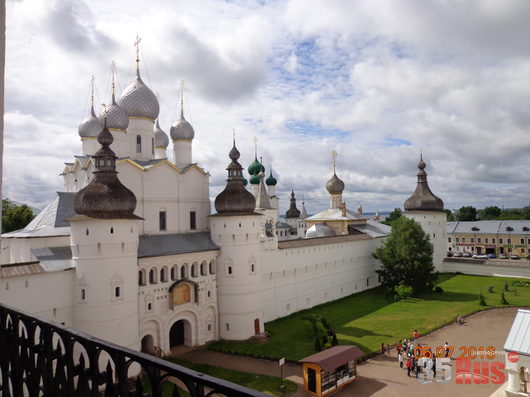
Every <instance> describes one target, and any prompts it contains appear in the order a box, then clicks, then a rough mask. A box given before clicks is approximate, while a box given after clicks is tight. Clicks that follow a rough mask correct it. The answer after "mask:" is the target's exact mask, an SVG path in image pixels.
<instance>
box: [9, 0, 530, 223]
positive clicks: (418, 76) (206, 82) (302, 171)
mask: <svg viewBox="0 0 530 397" xmlns="http://www.w3.org/2000/svg"><path fill="white" fill-rule="evenodd" d="M529 16H530V2H527V1H524V0H507V1H502V2H499V1H496V0H480V1H479V0H470V1H456V0H449V1H436V0H432V1H425V2H418V1H413V0H403V1H400V2H387V1H382V0H380V1H377V0H376V1H374V0H366V1H362V0H359V1H339V0H336V1H330V0H278V1H230V2H228V1H227V2H224V1H218V0H205V1H200V2H199V1H170V0H153V1H151V2H149V3H148V5H147V3H145V2H142V1H140V0H133V1H113V2H106V1H102V0H101V1H100V0H93V1H90V2H88V1H82V0H79V1H75V2H74V1H66V0H54V1H50V2H42V1H38V0H16V1H15V0H8V2H7V18H6V19H7V32H6V38H7V39H6V40H7V43H6V80H5V115H4V117H5V119H4V120H5V132H4V145H5V148H4V181H3V183H4V188H3V190H4V197H9V198H10V199H13V200H16V201H18V202H24V203H27V204H29V205H31V206H34V207H37V208H43V207H44V206H45V205H46V203H47V202H49V201H51V200H52V199H53V198H54V195H55V192H56V191H59V190H62V186H63V185H62V177H60V176H59V174H60V173H61V172H62V170H63V168H64V162H71V161H73V156H74V155H79V154H81V142H80V138H79V136H78V134H77V127H78V125H79V122H80V121H81V120H82V119H84V118H85V117H86V116H87V114H88V109H89V106H90V100H89V97H90V88H89V87H90V76H91V75H95V77H96V83H95V85H96V95H95V97H96V98H95V103H96V109H97V113H99V112H100V110H101V108H102V107H101V104H103V103H109V101H110V99H109V98H110V93H111V90H110V75H111V72H110V65H111V62H112V61H115V62H116V65H117V75H118V89H117V93H118V94H119V92H120V91H121V90H122V89H123V88H125V86H127V85H128V83H129V82H130V81H131V79H132V77H133V75H134V69H135V62H134V59H135V49H134V47H133V42H134V40H135V37H136V35H137V34H138V35H139V36H140V37H141V39H142V41H141V44H140V48H141V53H140V55H141V60H142V62H141V73H142V78H143V79H144V81H145V82H146V84H147V85H148V86H149V87H150V88H151V89H152V90H153V91H154V92H157V93H159V95H160V108H161V112H160V117H159V118H160V125H161V127H162V129H164V130H165V131H166V132H168V133H169V128H170V126H171V124H172V123H173V122H174V121H175V120H176V119H177V115H178V112H179V100H178V98H179V93H180V81H181V80H184V81H185V85H186V91H185V115H186V118H187V119H188V121H190V122H191V123H192V125H193V126H194V128H195V139H194V142H193V161H194V162H198V163H199V165H200V166H201V167H203V168H204V169H206V170H207V171H209V172H210V174H211V177H210V197H211V199H212V202H213V199H214V198H215V196H216V195H217V194H218V193H219V192H220V191H221V190H222V188H223V187H224V184H225V179H226V171H225V168H226V165H227V164H228V162H229V159H228V151H229V150H230V147H231V139H232V130H233V129H235V131H236V139H237V145H238V148H239V150H240V152H241V154H242V157H241V160H240V162H241V164H242V165H243V166H244V167H245V168H246V167H247V166H248V165H249V164H250V163H251V162H252V161H253V159H254V147H253V145H254V143H253V140H254V138H255V137H256V138H257V146H258V156H262V157H263V162H264V165H265V167H266V168H267V174H268V173H269V169H270V166H271V164H272V168H273V171H274V175H275V176H276V178H277V179H278V185H277V194H278V195H279V196H280V200H281V202H280V205H281V207H280V209H281V211H282V212H284V211H285V210H286V209H287V208H288V205H289V193H290V191H291V189H294V191H295V192H296V194H297V198H298V200H299V202H300V201H302V197H303V198H304V200H305V203H306V207H307V210H308V212H310V213H316V212H318V211H320V210H322V209H323V208H325V207H327V205H328V204H327V200H328V198H327V191H326V190H325V184H326V181H327V180H328V179H329V178H330V177H331V175H332V173H333V166H332V160H331V151H332V150H336V151H337V152H338V157H337V174H338V176H339V177H340V178H341V179H342V180H343V181H344V182H345V185H346V188H345V191H344V199H345V201H346V204H347V206H348V207H349V208H352V209H356V208H357V207H358V205H359V204H361V205H362V206H363V208H364V210H365V211H376V210H392V209H393V208H395V207H401V208H402V206H403V202H404V201H405V200H406V199H407V198H408V197H409V196H410V195H411V194H412V192H413V191H414V189H415V185H416V173H417V168H416V164H417V162H418V160H419V154H420V152H422V153H423V157H424V159H425V161H426V163H427V169H426V171H427V173H428V174H429V185H430V187H431V190H432V191H433V192H434V193H435V194H436V195H437V196H439V197H440V198H442V199H443V201H444V203H445V207H446V208H449V209H455V208H459V207H461V206H463V205H472V206H475V207H477V208H483V207H486V206H489V205H497V206H499V207H506V208H509V207H522V206H526V205H528V204H529V203H530V184H529V179H530V178H529V177H527V176H526V175H527V174H526V173H525V172H523V170H524V169H528V168H529V167H530V156H529V155H528V152H529V150H528V149H529V148H530V134H529V133H528V126H529V125H530V112H529V111H528V103H530V41H528V40H527V38H528V37H529V36H530V25H529V24H528V23H527V21H528V17H529ZM168 156H169V158H170V159H171V156H172V147H171V144H170V146H169V147H168ZM299 207H300V205H299Z"/></svg>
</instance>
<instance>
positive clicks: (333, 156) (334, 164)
mask: <svg viewBox="0 0 530 397" xmlns="http://www.w3.org/2000/svg"><path fill="white" fill-rule="evenodd" d="M337 156H338V153H337V151H335V150H332V151H331V158H332V159H333V172H335V168H336V167H337Z"/></svg>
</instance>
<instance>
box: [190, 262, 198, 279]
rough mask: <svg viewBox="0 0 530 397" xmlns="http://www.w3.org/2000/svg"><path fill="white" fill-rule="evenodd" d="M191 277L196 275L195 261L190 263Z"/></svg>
mask: <svg viewBox="0 0 530 397" xmlns="http://www.w3.org/2000/svg"><path fill="white" fill-rule="evenodd" d="M191 277H197V263H194V264H192V265H191Z"/></svg>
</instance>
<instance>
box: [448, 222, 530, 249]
mask: <svg viewBox="0 0 530 397" xmlns="http://www.w3.org/2000/svg"><path fill="white" fill-rule="evenodd" d="M529 249H530V220H516V221H473V222H447V251H448V252H452V253H456V252H461V253H466V252H468V253H470V254H472V255H474V254H478V255H481V254H495V255H497V256H499V255H507V256H510V255H516V256H519V257H523V258H524V257H526V256H527V255H529V254H530V252H529Z"/></svg>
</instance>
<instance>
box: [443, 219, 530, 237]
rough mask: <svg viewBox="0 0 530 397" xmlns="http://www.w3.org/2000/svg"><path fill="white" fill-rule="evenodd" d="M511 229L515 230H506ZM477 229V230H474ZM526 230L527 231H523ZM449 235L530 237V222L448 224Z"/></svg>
mask: <svg viewBox="0 0 530 397" xmlns="http://www.w3.org/2000/svg"><path fill="white" fill-rule="evenodd" d="M507 227H511V228H512V229H513V230H511V231H509V232H508V230H506V228H507ZM473 228H475V229H476V230H473ZM523 228H526V229H527V230H523ZM446 230H447V233H454V234H476V235H479V234H508V233H511V234H528V235H530V220H519V221H470V222H447V229H446Z"/></svg>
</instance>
